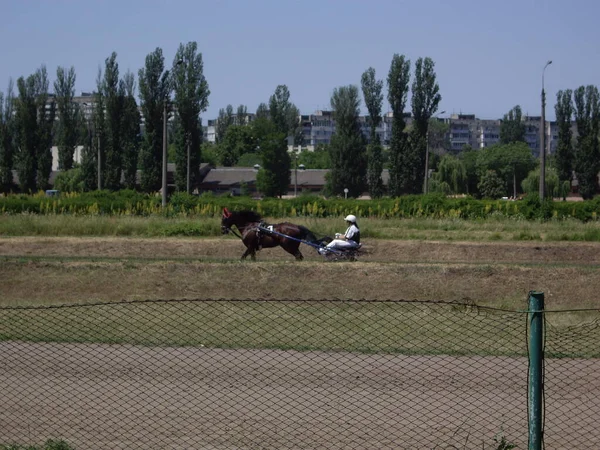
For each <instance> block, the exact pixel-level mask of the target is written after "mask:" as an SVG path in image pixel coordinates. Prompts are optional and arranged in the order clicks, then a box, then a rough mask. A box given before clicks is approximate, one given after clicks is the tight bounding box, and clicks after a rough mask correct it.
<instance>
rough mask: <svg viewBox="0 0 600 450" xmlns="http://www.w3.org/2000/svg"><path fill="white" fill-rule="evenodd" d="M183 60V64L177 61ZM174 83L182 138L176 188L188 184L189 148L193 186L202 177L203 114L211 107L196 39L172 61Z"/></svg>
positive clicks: (178, 52) (182, 188)
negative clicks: (201, 115) (201, 118)
mask: <svg viewBox="0 0 600 450" xmlns="http://www.w3.org/2000/svg"><path fill="white" fill-rule="evenodd" d="M178 61H183V63H182V64H177V62H178ZM173 67H174V69H173V80H174V84H173V87H174V89H175V103H176V104H177V116H178V119H179V124H180V126H181V132H182V137H183V139H180V140H179V141H178V143H177V145H176V158H175V162H176V167H177V171H176V173H175V183H176V185H177V189H178V190H180V191H184V190H186V188H187V152H188V146H189V151H190V189H192V186H195V185H197V184H198V183H199V181H200V158H201V155H200V147H201V145H202V126H201V122H200V114H202V113H203V112H204V111H206V108H208V96H209V95H210V90H209V89H208V83H207V81H206V78H205V76H204V63H203V61H202V53H199V52H198V44H197V43H196V42H188V43H187V44H186V45H183V44H180V45H179V48H178V49H177V53H176V54H175V60H174V62H173Z"/></svg>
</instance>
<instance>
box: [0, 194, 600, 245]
mask: <svg viewBox="0 0 600 450" xmlns="http://www.w3.org/2000/svg"><path fill="white" fill-rule="evenodd" d="M170 200H171V201H170V203H169V204H168V206H167V215H182V216H186V217H187V216H194V217H219V216H220V215H221V213H222V210H223V207H225V206H226V207H227V208H229V209H230V210H232V211H234V210H242V209H251V210H254V211H257V212H259V213H260V214H261V215H263V216H265V217H340V216H343V215H346V214H355V215H356V216H358V217H371V218H380V219H390V218H432V219H470V220H473V219H477V220H479V219H489V218H492V217H496V216H502V217H512V218H515V219H517V220H523V219H527V220H540V219H552V220H565V219H576V220H579V221H583V222H587V221H592V222H597V221H598V220H599V219H600V217H599V214H598V211H600V197H598V198H596V199H594V200H589V201H579V202H562V201H560V202H553V201H551V200H546V201H545V202H544V203H543V204H541V203H540V201H539V197H538V196H536V195H534V196H526V197H525V199H524V200H519V201H506V200H477V199H474V198H472V197H463V198H446V197H445V196H444V195H442V194H439V193H438V194H436V193H431V194H428V195H405V196H402V197H397V198H387V197H386V198H381V199H374V200H354V199H347V200H345V199H343V198H341V199H340V198H331V199H325V198H323V197H321V196H317V195H300V196H298V197H296V198H291V199H276V198H265V199H263V200H254V199H251V198H248V197H226V196H215V195H213V194H211V193H204V194H202V195H200V196H192V195H187V194H185V193H176V194H174V195H173V196H172V197H171V199H170ZM0 214H40V215H65V216H67V217H68V216H69V215H80V216H90V217H92V218H93V217H94V216H98V215H104V216H162V215H164V214H165V211H164V210H163V209H162V207H161V198H160V196H155V195H150V194H144V193H140V192H135V191H131V190H122V191H119V192H109V191H92V192H84V193H78V194H68V193H67V194H65V195H61V196H60V197H58V198H56V197H46V196H45V195H43V194H41V195H40V194H35V195H25V194H9V195H7V196H5V197H0ZM596 231H597V230H595V231H594V232H593V233H591V234H590V235H589V236H587V237H584V236H582V238H581V239H582V240H584V239H588V240H594V239H595V234H594V233H596ZM598 233H600V232H598Z"/></svg>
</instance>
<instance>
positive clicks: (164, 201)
mask: <svg viewBox="0 0 600 450" xmlns="http://www.w3.org/2000/svg"><path fill="white" fill-rule="evenodd" d="M166 206H167V98H166V97H165V99H164V102H163V161H162V207H163V208H166Z"/></svg>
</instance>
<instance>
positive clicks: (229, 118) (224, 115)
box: [215, 105, 235, 144]
mask: <svg viewBox="0 0 600 450" xmlns="http://www.w3.org/2000/svg"><path fill="white" fill-rule="evenodd" d="M234 122H235V119H234V117H233V106H231V105H227V107H226V108H225V109H223V108H221V109H219V116H218V117H217V129H216V136H215V140H216V141H217V144H219V143H220V142H221V141H222V140H223V138H224V137H225V133H227V128H229V127H230V126H231V125H233V124H234Z"/></svg>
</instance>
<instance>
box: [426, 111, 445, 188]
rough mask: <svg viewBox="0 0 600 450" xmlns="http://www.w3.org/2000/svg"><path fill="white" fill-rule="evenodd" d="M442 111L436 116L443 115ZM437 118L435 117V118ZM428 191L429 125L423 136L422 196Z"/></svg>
mask: <svg viewBox="0 0 600 450" xmlns="http://www.w3.org/2000/svg"><path fill="white" fill-rule="evenodd" d="M445 112H446V111H442V112H440V113H439V114H438V116H440V115H442V114H444V113H445ZM435 117H436V118H437V116H435ZM428 190H429V123H428V124H427V133H426V134H425V178H424V180H423V194H427V192H428Z"/></svg>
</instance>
